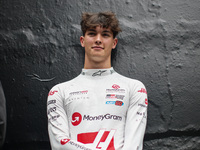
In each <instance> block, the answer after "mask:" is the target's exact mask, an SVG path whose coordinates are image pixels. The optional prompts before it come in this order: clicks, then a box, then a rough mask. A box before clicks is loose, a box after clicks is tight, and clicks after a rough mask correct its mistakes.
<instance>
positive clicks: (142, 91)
mask: <svg viewBox="0 0 200 150" xmlns="http://www.w3.org/2000/svg"><path fill="white" fill-rule="evenodd" d="M138 92H140V93H145V94H147V91H146V90H145V89H144V88H141V90H139V91H138Z"/></svg>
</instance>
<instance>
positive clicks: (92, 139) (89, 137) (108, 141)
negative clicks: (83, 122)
mask: <svg viewBox="0 0 200 150" xmlns="http://www.w3.org/2000/svg"><path fill="white" fill-rule="evenodd" d="M115 132H116V130H111V131H106V129H101V130H100V131H99V132H89V133H81V134H78V135H77V140H78V142H81V143H83V144H86V145H90V146H92V149H99V150H115V147H114V135H115Z"/></svg>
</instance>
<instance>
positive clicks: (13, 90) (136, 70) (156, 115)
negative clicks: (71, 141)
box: [0, 0, 200, 150]
mask: <svg viewBox="0 0 200 150" xmlns="http://www.w3.org/2000/svg"><path fill="white" fill-rule="evenodd" d="M105 10H111V11H113V12H115V13H116V15H117V17H118V18H119V20H120V24H121V28H122V30H123V32H122V33H120V34H119V36H118V39H119V44H118V46H117V49H116V50H115V52H114V59H113V62H112V63H113V66H114V68H115V70H116V71H117V72H119V73H121V74H123V75H125V76H128V77H131V78H136V79H139V80H141V81H142V82H143V83H144V84H145V85H146V87H147V90H148V94H149V108H148V125H147V130H146V135H145V142H144V149H145V150H161V149H162V150H197V149H200V119H199V116H200V111H199V110H200V65H199V63H200V1H199V0H190V1H189V0H165V1H164V0H1V1H0V68H1V70H0V80H1V82H2V85H3V88H4V92H5V97H6V100H7V134H6V143H5V149H29V150H30V149H49V139H48V133H47V117H46V97H47V94H48V91H49V89H50V88H51V87H52V86H53V85H55V84H57V83H60V82H63V81H67V80H70V79H72V78H74V77H76V76H77V75H78V74H79V73H80V71H81V68H82V67H83V60H84V56H83V55H84V52H83V49H82V48H81V46H80V44H79V37H80V36H81V30H80V25H79V22H80V15H81V12H84V11H89V12H98V11H105Z"/></svg>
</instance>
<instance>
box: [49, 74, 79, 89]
mask: <svg viewBox="0 0 200 150" xmlns="http://www.w3.org/2000/svg"><path fill="white" fill-rule="evenodd" d="M77 78H78V76H77V77H75V78H73V79H70V80H68V81H64V82H61V83H58V84H56V85H54V86H53V87H52V89H61V90H62V89H65V88H67V87H70V86H71V85H72V84H73V83H75V81H76V79H77Z"/></svg>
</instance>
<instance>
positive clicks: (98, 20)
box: [81, 12, 121, 38]
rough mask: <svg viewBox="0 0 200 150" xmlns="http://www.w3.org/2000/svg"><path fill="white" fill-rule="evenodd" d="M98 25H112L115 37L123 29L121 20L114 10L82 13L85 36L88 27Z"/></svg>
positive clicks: (104, 26)
mask: <svg viewBox="0 0 200 150" xmlns="http://www.w3.org/2000/svg"><path fill="white" fill-rule="evenodd" d="M97 26H101V27H103V28H109V27H110V29H111V31H112V33H113V38H115V37H116V36H117V34H118V33H119V32H120V31H121V29H120V27H119V21H118V19H117V18H116V15H115V14H114V13H113V12H99V13H87V12H85V13H83V14H82V20H81V30H82V32H83V36H85V33H86V31H87V30H88V29H90V28H95V27H97Z"/></svg>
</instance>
